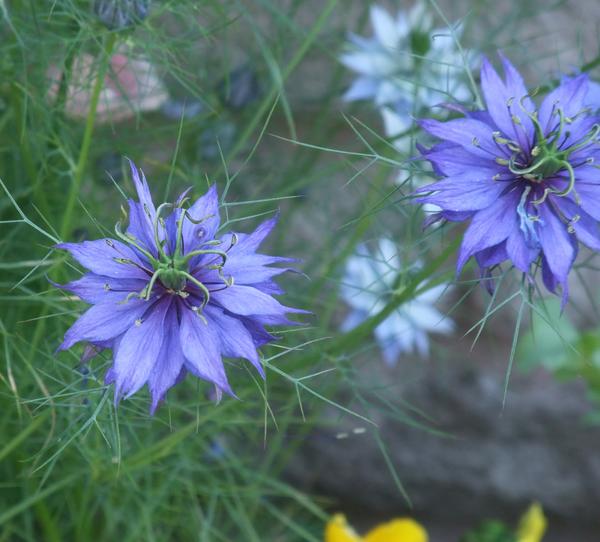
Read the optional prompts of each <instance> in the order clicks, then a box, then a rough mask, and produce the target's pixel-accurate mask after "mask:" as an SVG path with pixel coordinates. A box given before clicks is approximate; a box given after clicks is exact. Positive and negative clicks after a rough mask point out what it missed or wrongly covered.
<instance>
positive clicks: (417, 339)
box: [341, 238, 454, 366]
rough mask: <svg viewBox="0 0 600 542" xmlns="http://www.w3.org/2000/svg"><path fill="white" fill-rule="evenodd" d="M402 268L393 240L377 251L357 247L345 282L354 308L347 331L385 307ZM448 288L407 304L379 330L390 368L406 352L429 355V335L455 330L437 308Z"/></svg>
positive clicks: (345, 294)
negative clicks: (436, 303) (436, 304)
mask: <svg viewBox="0 0 600 542" xmlns="http://www.w3.org/2000/svg"><path fill="white" fill-rule="evenodd" d="M401 265H402V263H401V261H400V257H399V255H398V251H397V249H396V246H395V244H394V243H393V242H392V241H390V240H389V239H385V238H382V239H379V241H378V242H377V249H376V250H375V251H373V252H371V251H370V250H369V249H368V248H367V247H366V245H364V244H361V245H359V246H358V247H357V249H356V253H355V254H354V255H353V256H351V257H350V258H349V259H348V261H347V264H346V270H345V273H344V278H343V282H342V288H341V293H342V297H343V299H344V301H346V303H348V305H350V307H352V311H351V312H350V314H349V315H348V317H347V318H346V320H345V321H344V322H343V324H342V330H343V331H349V330H351V329H353V328H355V327H356V326H358V325H359V324H360V323H361V322H363V321H364V320H365V319H366V318H368V317H369V316H372V315H373V314H376V313H378V312H379V311H381V310H382V309H383V308H384V307H385V305H386V301H387V299H389V296H390V295H391V293H392V288H393V287H394V284H393V283H394V280H395V279H396V277H397V275H398V272H399V270H400V269H401ZM446 288H447V285H446V284H441V285H439V286H434V287H433V288H430V289H429V290H427V291H426V292H424V293H422V294H420V295H418V296H417V297H415V298H414V299H412V300H411V301H408V302H406V303H404V304H403V305H401V306H400V307H398V309H397V310H396V311H394V312H393V313H392V314H390V316H388V318H387V319H386V320H384V321H383V322H382V323H381V324H379V326H378V327H377V328H376V329H375V337H376V339H377V342H378V343H379V346H380V348H381V351H382V354H383V358H384V360H385V362H386V363H387V364H388V365H390V366H391V365H394V364H395V363H396V362H397V360H398V356H399V355H400V354H402V353H417V354H419V355H420V356H422V357H426V356H428V354H429V338H428V333H441V334H443V335H448V334H450V333H451V332H452V331H453V330H454V322H453V321H452V320H451V319H449V318H446V317H445V316H444V315H443V314H442V313H441V312H440V311H439V310H437V309H436V308H435V306H434V303H435V302H436V301H437V300H438V298H439V297H440V296H441V295H442V293H443V292H444V290H445V289H446Z"/></svg>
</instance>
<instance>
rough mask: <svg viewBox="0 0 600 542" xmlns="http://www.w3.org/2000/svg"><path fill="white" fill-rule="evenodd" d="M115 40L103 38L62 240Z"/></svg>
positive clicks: (91, 133) (72, 205)
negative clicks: (102, 49)
mask: <svg viewBox="0 0 600 542" xmlns="http://www.w3.org/2000/svg"><path fill="white" fill-rule="evenodd" d="M116 41H117V35H116V34H108V36H107V37H106V38H105V42H104V55H103V58H102V62H101V64H100V69H99V70H98V75H97V77H96V82H95V83H94V88H93V90H92V96H91V99H90V110H89V111H88V115H87V119H86V122H85V131H84V132H83V141H82V142H81V148H80V150H79V159H78V160H77V165H76V166H75V172H74V173H73V183H72V184H71V189H70V191H69V195H68V196H67V203H66V205H65V211H64V215H63V221H62V225H61V227H60V232H59V233H60V238H61V239H62V240H64V238H65V237H66V236H67V235H68V233H69V230H70V228H71V220H72V218H73V211H74V209H75V203H76V201H77V196H78V195H79V191H80V189H81V183H82V181H83V175H84V173H85V169H86V166H87V160H88V155H89V152H90V146H91V143H92V135H93V133H94V125H95V123H96V113H97V111H98V102H99V101H100V92H101V91H102V87H103V86H104V77H105V76H106V72H107V70H108V66H109V64H110V57H111V55H112V52H113V49H114V48H115V43H116Z"/></svg>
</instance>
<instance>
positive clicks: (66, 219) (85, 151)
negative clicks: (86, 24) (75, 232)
mask: <svg viewBox="0 0 600 542" xmlns="http://www.w3.org/2000/svg"><path fill="white" fill-rule="evenodd" d="M116 41H117V35H116V34H109V35H108V36H107V37H106V38H105V41H104V56H103V58H102V62H101V65H100V69H99V71H98V76H97V78H96V82H95V83H94V88H93V90H92V97H91V100H90V110H89V112H88V115H87V120H86V123H85V131H84V133H83V140H82V142H81V148H80V150H79V159H78V161H77V165H76V167H75V172H74V174H73V184H72V185H71V189H70V191H69V195H68V196H67V203H66V206H65V210H64V214H63V221H62V224H61V227H60V232H59V236H60V239H61V241H63V240H64V239H65V237H66V236H67V235H68V233H69V231H70V228H71V220H72V216H73V211H74V209H75V202H76V201H77V196H78V194H79V190H80V188H81V182H82V180H83V174H84V173H85V168H86V165H87V159H88V155H89V151H90V145H91V143H92V135H93V132H94V124H95V122H96V112H97V109H98V102H99V100H100V92H101V91H102V86H103V83H104V77H105V75H106V71H107V70H108V66H109V63H110V57H111V55H112V52H113V50H114V48H115V43H116ZM63 278H64V279H66V277H64V276H63ZM48 311H49V305H45V306H44V308H43V309H42V314H41V318H40V319H39V320H38V321H37V324H36V327H35V329H34V332H33V337H32V340H31V348H30V350H29V359H30V360H31V359H32V358H33V357H34V356H35V353H36V350H37V347H38V345H39V343H40V341H41V340H42V337H43V336H44V334H45V330H46V318H44V316H46V315H47V314H48Z"/></svg>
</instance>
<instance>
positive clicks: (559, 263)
mask: <svg viewBox="0 0 600 542" xmlns="http://www.w3.org/2000/svg"><path fill="white" fill-rule="evenodd" d="M539 214H540V218H541V221H540V222H539V223H538V225H537V232H538V237H539V240H540V243H541V245H542V250H543V252H544V257H545V259H546V262H547V264H548V270H549V271H550V273H551V274H552V275H553V276H554V278H555V280H556V282H557V283H558V284H560V285H561V286H562V287H563V288H566V285H567V277H568V275H569V271H570V270H571V267H572V265H573V262H574V261H575V257H576V256H577V244H576V242H575V240H574V238H573V236H572V235H571V234H569V233H568V232H567V227H566V226H565V225H564V224H563V223H562V221H561V220H560V218H559V217H558V216H556V214H555V213H554V211H553V210H552V209H551V208H550V206H548V205H540V206H539Z"/></svg>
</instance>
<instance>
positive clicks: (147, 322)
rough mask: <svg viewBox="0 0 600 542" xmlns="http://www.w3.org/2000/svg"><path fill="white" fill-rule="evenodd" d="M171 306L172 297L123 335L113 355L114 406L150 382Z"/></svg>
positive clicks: (162, 302)
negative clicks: (122, 398)
mask: <svg viewBox="0 0 600 542" xmlns="http://www.w3.org/2000/svg"><path fill="white" fill-rule="evenodd" d="M171 303H172V299H171V297H170V296H167V297H166V298H164V299H161V300H160V301H158V302H157V303H155V304H154V306H153V307H152V310H149V311H148V312H147V313H146V314H145V315H144V317H143V318H142V319H141V321H137V322H135V323H134V325H132V326H131V327H130V328H129V329H128V330H127V331H126V332H125V334H124V335H123V337H122V339H121V342H120V343H119V346H118V348H117V349H116V351H115V353H114V364H113V367H112V369H113V374H114V378H115V402H117V401H119V399H121V397H125V398H128V397H131V396H132V395H133V394H134V393H135V392H136V391H138V390H139V389H140V388H141V387H142V386H143V385H144V384H145V383H146V382H147V380H148V377H149V376H150V373H151V372H152V369H153V368H154V364H155V363H156V362H157V360H158V355H159V354H160V352H161V347H162V345H163V342H164V338H165V329H164V321H165V316H166V314H167V311H168V310H169V308H170V307H171Z"/></svg>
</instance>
